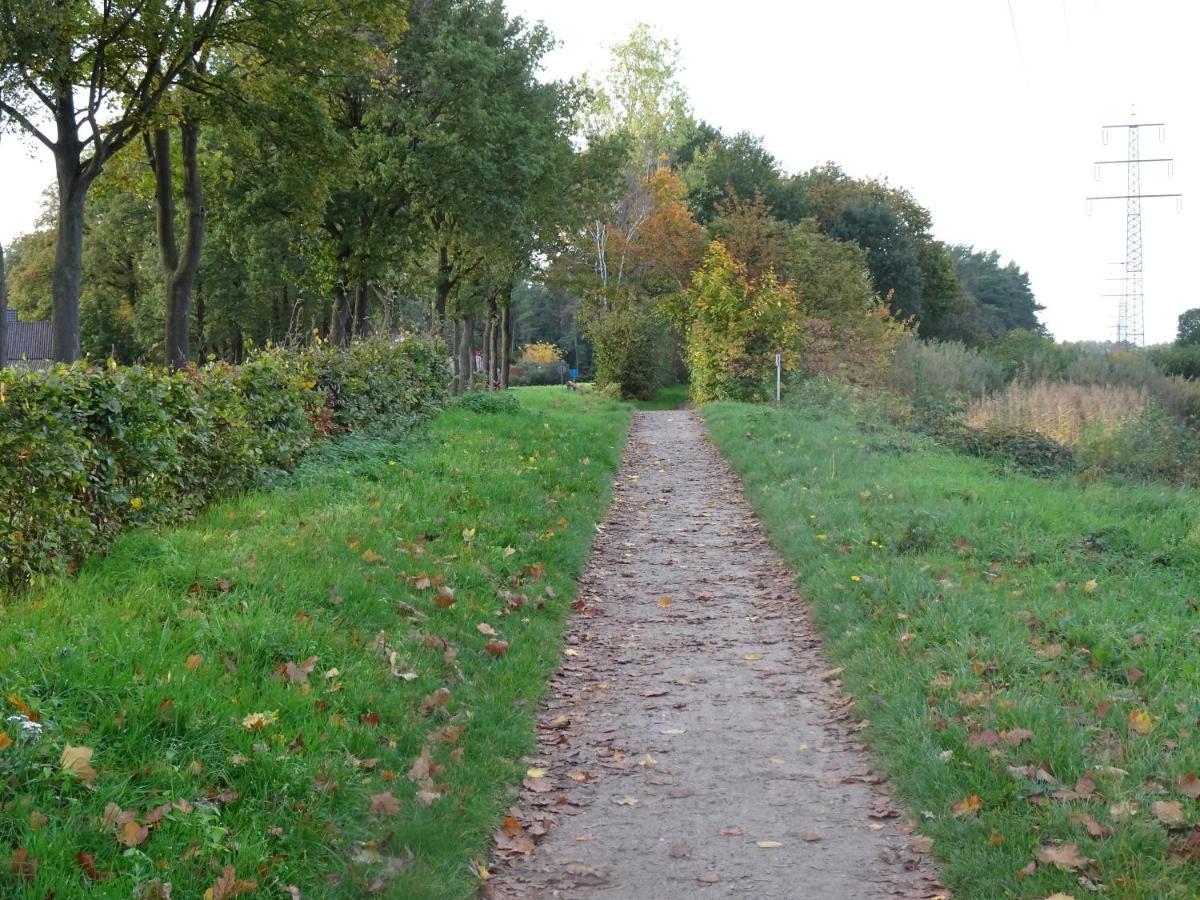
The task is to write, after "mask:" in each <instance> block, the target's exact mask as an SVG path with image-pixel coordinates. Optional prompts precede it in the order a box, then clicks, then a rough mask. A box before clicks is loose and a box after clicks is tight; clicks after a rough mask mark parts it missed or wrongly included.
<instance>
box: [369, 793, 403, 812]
mask: <svg viewBox="0 0 1200 900" xmlns="http://www.w3.org/2000/svg"><path fill="white" fill-rule="evenodd" d="M370 808H371V812H373V813H375V814H376V815H380V816H395V815H399V813H400V801H399V800H397V799H396V795H395V794H393V793H392V792H391V791H384V792H383V793H381V794H372V795H371V807H370Z"/></svg>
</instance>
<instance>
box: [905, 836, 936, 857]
mask: <svg viewBox="0 0 1200 900" xmlns="http://www.w3.org/2000/svg"><path fill="white" fill-rule="evenodd" d="M908 849H909V850H911V851H912V852H913V853H928V852H929V851H930V850H932V849H933V838H931V837H928V836H926V835H923V834H919V835H917V836H916V837H915V838H913V839H912V840H911V841H909V842H908Z"/></svg>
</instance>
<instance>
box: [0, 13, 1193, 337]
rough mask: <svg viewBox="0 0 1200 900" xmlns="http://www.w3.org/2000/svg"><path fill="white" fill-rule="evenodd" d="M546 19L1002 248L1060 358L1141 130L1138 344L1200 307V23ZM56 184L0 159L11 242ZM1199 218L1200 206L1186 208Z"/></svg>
mask: <svg viewBox="0 0 1200 900" xmlns="http://www.w3.org/2000/svg"><path fill="white" fill-rule="evenodd" d="M509 8H510V9H511V11H512V12H513V13H515V14H519V15H523V16H525V17H526V18H529V19H541V20H543V21H544V22H545V23H546V24H547V25H548V26H549V27H550V29H551V31H553V32H554V33H555V35H557V36H558V38H559V40H560V42H561V46H560V47H559V48H558V49H557V50H555V51H554V53H553V54H552V56H551V57H550V59H549V60H548V65H547V74H548V75H549V76H551V77H569V76H571V75H575V74H578V73H580V72H582V71H585V70H592V71H596V70H598V69H600V68H602V67H603V64H604V61H605V59H606V57H607V53H608V48H609V47H610V46H611V45H612V44H613V43H615V42H617V41H619V40H620V39H621V38H622V37H624V36H625V35H626V34H628V32H629V30H630V29H631V28H632V27H633V25H634V24H635V23H636V22H639V21H645V22H648V23H649V24H650V25H651V26H652V27H653V28H654V29H655V31H656V32H658V33H659V34H660V35H662V36H665V37H670V38H673V39H675V40H677V41H678V42H679V45H680V49H681V51H682V58H683V64H684V67H685V68H684V72H683V74H682V78H683V82H684V84H685V85H686V87H687V89H688V92H689V93H690V95H691V99H692V104H693V109H694V112H695V114H696V115H697V116H699V117H701V118H704V119H706V120H708V121H709V122H711V123H713V124H714V125H717V126H719V127H720V128H722V129H723V130H724V131H726V132H728V133H733V132H737V131H741V130H746V131H750V132H753V133H754V134H757V135H761V136H762V137H763V138H764V139H765V142H766V146H767V148H768V149H769V150H770V151H771V152H772V153H773V154H774V155H775V156H776V157H777V158H778V159H779V161H780V163H781V164H782V165H783V167H784V168H785V169H787V170H788V171H799V170H804V169H807V168H809V167H810V166H813V165H816V164H819V163H822V162H824V161H826V160H833V161H835V162H838V163H840V164H841V165H842V166H843V168H845V169H846V171H848V172H849V173H851V174H853V175H862V176H866V175H874V176H882V177H887V178H888V180H889V181H891V182H892V183H893V184H895V185H899V186H902V187H905V188H908V189H909V190H911V191H912V192H913V194H914V195H915V196H916V198H917V200H918V201H919V202H920V203H921V204H922V205H924V206H926V207H927V208H928V209H929V210H930V211H931V212H932V214H933V221H934V233H935V234H936V235H937V236H938V237H939V238H941V239H943V240H946V241H950V242H955V243H967V244H974V245H975V246H976V247H979V248H985V249H995V250H998V251H1000V253H1001V254H1002V256H1003V257H1005V259H1010V258H1011V259H1013V260H1015V261H1016V262H1017V263H1018V265H1020V266H1021V267H1022V268H1024V269H1026V270H1027V271H1028V272H1029V273H1030V275H1031V278H1032V283H1033V288H1034V291H1035V292H1036V294H1037V297H1038V300H1039V301H1040V302H1041V303H1042V304H1043V305H1044V306H1045V307H1046V311H1045V312H1044V313H1043V314H1042V316H1043V320H1044V321H1045V322H1046V324H1047V325H1048V326H1049V328H1050V330H1051V331H1052V332H1053V333H1054V334H1055V336H1056V337H1058V338H1060V339H1064V340H1105V339H1110V338H1112V337H1113V335H1114V325H1115V318H1116V303H1117V301H1116V299H1115V298H1106V297H1101V294H1104V293H1114V292H1116V291H1117V290H1119V288H1120V284H1119V282H1111V281H1105V278H1106V277H1114V276H1116V275H1118V274H1119V272H1120V268H1119V267H1118V266H1113V265H1109V264H1110V263H1113V262H1118V261H1120V260H1122V259H1123V258H1124V253H1125V207H1124V203H1123V202H1122V201H1108V202H1103V203H1096V204H1094V205H1093V209H1092V212H1091V215H1090V216H1089V215H1088V213H1087V208H1086V207H1087V204H1086V203H1085V202H1084V199H1083V198H1084V197H1086V196H1087V195H1089V194H1124V193H1125V170H1124V167H1120V166H1108V167H1105V168H1106V169H1107V171H1106V172H1105V173H1104V178H1103V180H1102V181H1100V182H1096V181H1095V180H1094V176H1093V165H1092V163H1093V161H1095V160H1098V159H1104V158H1109V159H1123V158H1124V157H1125V149H1126V147H1125V130H1124V129H1122V130H1121V131H1119V132H1113V133H1112V135H1111V138H1110V141H1109V143H1108V145H1107V146H1104V145H1103V144H1102V143H1101V130H1100V126H1101V125H1103V124H1106V123H1113V122H1128V121H1130V110H1131V108H1134V109H1136V112H1137V118H1136V120H1135V121H1143V122H1159V121H1164V122H1166V123H1168V127H1167V129H1166V141H1165V142H1164V143H1161V144H1160V142H1159V135H1158V131H1157V129H1144V130H1143V131H1142V132H1141V134H1142V156H1144V157H1151V156H1154V157H1158V156H1172V157H1175V159H1176V160H1177V163H1176V169H1175V177H1174V178H1168V177H1167V173H1166V170H1165V167H1164V166H1154V165H1147V166H1143V167H1142V190H1143V191H1144V192H1147V193H1166V192H1176V191H1180V192H1183V193H1184V194H1185V195H1187V196H1186V197H1185V198H1184V207H1183V213H1182V214H1180V213H1179V212H1177V210H1176V203H1175V201H1174V200H1147V201H1145V203H1144V206H1143V209H1144V223H1143V229H1144V234H1145V296H1146V338H1147V341H1149V342H1158V341H1166V340H1171V339H1172V338H1173V337H1174V335H1175V325H1176V318H1177V316H1178V315H1179V313H1180V312H1182V311H1183V310H1185V309H1188V308H1190V307H1195V306H1200V297H1197V296H1196V295H1195V294H1194V293H1192V292H1191V286H1192V285H1193V284H1194V283H1195V281H1196V279H1195V278H1194V277H1193V278H1191V279H1185V273H1187V272H1188V270H1187V268H1186V259H1187V256H1188V254H1187V252H1186V251H1187V250H1189V249H1190V250H1191V252H1192V255H1194V254H1195V253H1196V251H1197V248H1200V217H1198V216H1197V215H1196V213H1195V212H1194V211H1193V210H1192V209H1190V206H1191V205H1194V204H1200V194H1198V193H1197V188H1200V179H1197V176H1196V171H1197V167H1198V165H1200V161H1198V160H1197V151H1198V150H1200V116H1198V103H1197V99H1196V89H1197V86H1198V85H1200V54H1198V52H1197V48H1198V47H1200V7H1197V6H1195V5H1194V4H1192V3H1190V2H1167V0H1011V2H1009V0H906V2H903V3H900V2H896V0H820V2H817V0H800V2H791V3H780V2H778V0H775V2H771V0H740V2H738V3H734V4H731V3H727V2H722V3H715V2H704V0H701V2H697V0H690V2H683V0H638V2H633V0H606V2H604V3H595V2H589V3H584V2H577V0H569V2H567V0H510V2H509ZM52 177H53V167H52V165H51V164H50V160H49V159H48V154H47V153H46V152H45V151H43V150H42V149H41V148H40V147H31V146H30V145H29V144H28V142H25V143H18V141H17V140H14V138H12V137H10V136H6V137H5V138H4V140H3V142H2V143H0V240H4V241H8V240H11V238H12V237H13V236H14V235H15V234H17V233H20V232H22V231H25V230H28V229H29V228H30V227H31V225H32V223H33V220H34V218H35V217H36V215H37V212H38V208H39V204H40V196H41V191H42V189H43V187H44V186H45V184H46V183H47V182H48V181H49V180H50V179H51V178H52ZM1196 208H1197V209H1200V206H1196Z"/></svg>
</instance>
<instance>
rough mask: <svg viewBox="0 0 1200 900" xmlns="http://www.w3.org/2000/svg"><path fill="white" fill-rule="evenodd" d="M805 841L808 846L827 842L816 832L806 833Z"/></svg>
mask: <svg viewBox="0 0 1200 900" xmlns="http://www.w3.org/2000/svg"><path fill="white" fill-rule="evenodd" d="M803 840H804V843H806V844H815V843H817V842H818V841H823V840H825V838H823V837H822V836H821V835H819V834H817V833H816V832H815V831H806V832H804V838H803Z"/></svg>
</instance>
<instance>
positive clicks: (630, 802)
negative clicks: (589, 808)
mask: <svg viewBox="0 0 1200 900" xmlns="http://www.w3.org/2000/svg"><path fill="white" fill-rule="evenodd" d="M613 802H614V803H616V804H617V806H637V805H638V801H637V799H636V798H634V797H622V798H621V799H620V800H614V801H613Z"/></svg>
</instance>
